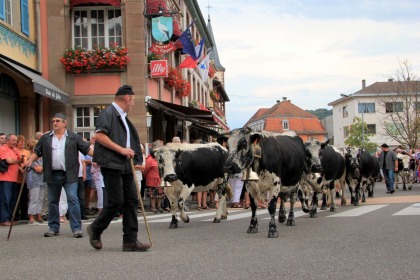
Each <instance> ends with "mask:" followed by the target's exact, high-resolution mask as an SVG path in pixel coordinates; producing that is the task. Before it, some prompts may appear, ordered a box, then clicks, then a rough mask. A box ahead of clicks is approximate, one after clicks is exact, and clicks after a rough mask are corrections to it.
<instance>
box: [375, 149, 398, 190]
mask: <svg viewBox="0 0 420 280" xmlns="http://www.w3.org/2000/svg"><path fill="white" fill-rule="evenodd" d="M381 148H382V153H381V154H380V155H379V167H380V168H381V169H382V171H383V174H384V177H385V184H386V189H387V192H386V193H391V194H392V193H394V192H395V190H394V171H395V172H397V171H398V159H397V155H396V154H395V153H394V152H393V151H390V150H389V146H388V145H387V144H386V143H384V144H382V146H381Z"/></svg>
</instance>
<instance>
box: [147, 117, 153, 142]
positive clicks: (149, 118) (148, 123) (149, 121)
mask: <svg viewBox="0 0 420 280" xmlns="http://www.w3.org/2000/svg"><path fill="white" fill-rule="evenodd" d="M151 126H152V115H151V114H150V113H149V112H147V113H146V127H147V142H149V135H150V133H149V129H150V127H151Z"/></svg>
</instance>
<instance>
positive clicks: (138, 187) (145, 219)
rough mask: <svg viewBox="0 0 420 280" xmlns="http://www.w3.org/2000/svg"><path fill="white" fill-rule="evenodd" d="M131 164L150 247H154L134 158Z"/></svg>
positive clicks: (131, 159)
mask: <svg viewBox="0 0 420 280" xmlns="http://www.w3.org/2000/svg"><path fill="white" fill-rule="evenodd" d="M130 163H131V169H132V170H133V175H134V182H135V183H136V188H137V196H138V197H139V201H140V206H141V211H142V213H143V219H144V224H145V225H146V230H147V235H148V237H149V242H150V247H153V243H152V238H151V236H150V229H149V224H148V223H147V218H146V213H145V211H144V205H143V199H142V198H141V193H140V186H139V181H138V180H137V174H136V170H135V169H134V163H133V158H130Z"/></svg>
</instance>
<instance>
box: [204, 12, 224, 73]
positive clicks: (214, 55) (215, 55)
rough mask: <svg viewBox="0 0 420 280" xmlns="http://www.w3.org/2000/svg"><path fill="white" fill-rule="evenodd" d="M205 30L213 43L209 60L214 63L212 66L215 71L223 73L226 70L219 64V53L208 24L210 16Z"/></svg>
mask: <svg viewBox="0 0 420 280" xmlns="http://www.w3.org/2000/svg"><path fill="white" fill-rule="evenodd" d="M207 30H208V32H209V34H210V36H211V39H212V40H213V42H214V45H213V50H212V52H211V53H210V59H212V60H213V61H214V66H215V67H216V70H217V71H225V70H226V68H225V67H223V65H222V64H221V63H220V58H219V53H218V51H217V46H216V40H214V34H213V28H212V26H211V22H210V16H209V20H208V22H207Z"/></svg>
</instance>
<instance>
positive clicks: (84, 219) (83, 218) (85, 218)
mask: <svg viewBox="0 0 420 280" xmlns="http://www.w3.org/2000/svg"><path fill="white" fill-rule="evenodd" d="M81 220H82V221H87V220H89V218H88V217H86V216H82V217H81Z"/></svg>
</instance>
